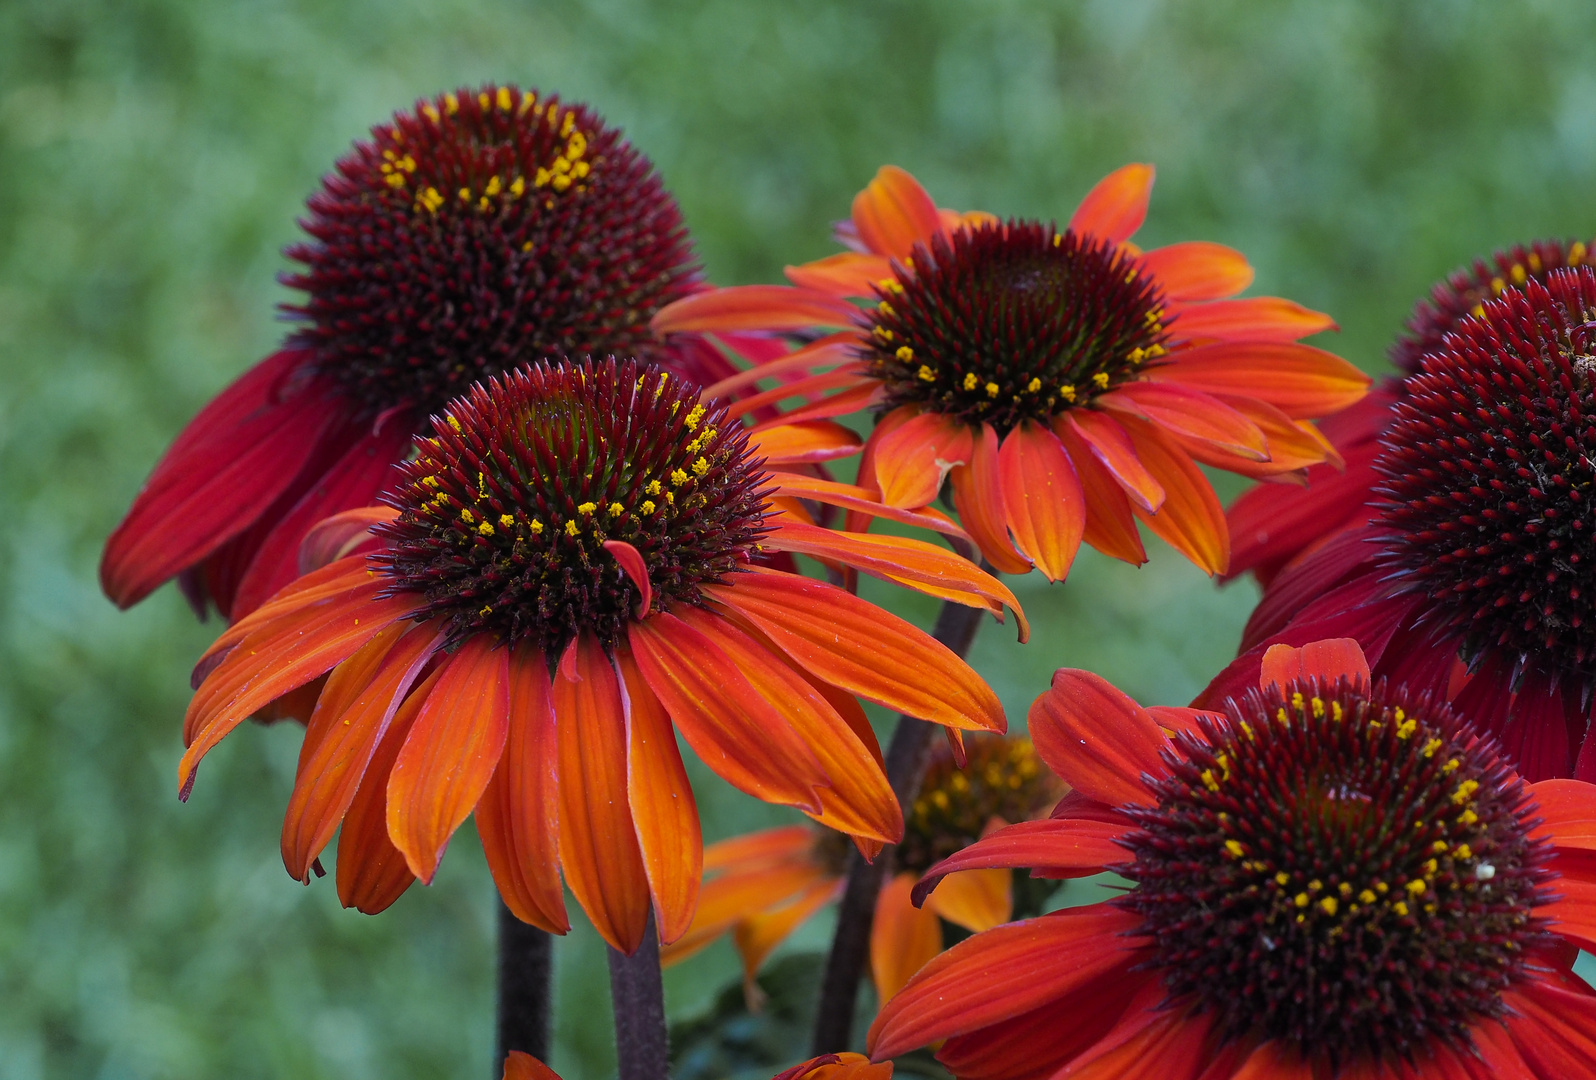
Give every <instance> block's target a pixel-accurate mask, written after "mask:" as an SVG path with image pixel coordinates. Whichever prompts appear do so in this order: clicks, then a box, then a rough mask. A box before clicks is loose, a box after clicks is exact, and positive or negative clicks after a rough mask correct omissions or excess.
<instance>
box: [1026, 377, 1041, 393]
mask: <svg viewBox="0 0 1596 1080" xmlns="http://www.w3.org/2000/svg"><path fill="white" fill-rule="evenodd" d="M1025 389H1026V392H1027V393H1031V394H1034V393H1036V392H1037V391H1038V390H1040V389H1042V380H1041V379H1034V378H1033V379H1032V380H1031V381H1030V382H1028V383H1026V384H1025Z"/></svg>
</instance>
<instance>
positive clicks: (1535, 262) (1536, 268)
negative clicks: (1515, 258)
mask: <svg viewBox="0 0 1596 1080" xmlns="http://www.w3.org/2000/svg"><path fill="white" fill-rule="evenodd" d="M1524 261H1525V262H1527V263H1529V268H1530V270H1531V271H1533V272H1534V273H1537V274H1538V273H1540V272H1541V257H1540V256H1539V255H1537V254H1535V253H1534V252H1533V251H1532V252H1530V253H1529V258H1527V259H1525V260H1524Z"/></svg>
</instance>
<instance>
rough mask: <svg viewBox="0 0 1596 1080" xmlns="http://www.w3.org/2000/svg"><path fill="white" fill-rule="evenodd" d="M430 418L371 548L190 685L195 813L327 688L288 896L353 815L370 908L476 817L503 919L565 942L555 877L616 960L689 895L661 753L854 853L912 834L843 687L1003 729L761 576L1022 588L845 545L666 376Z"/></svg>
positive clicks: (741, 437) (562, 373) (226, 647)
mask: <svg viewBox="0 0 1596 1080" xmlns="http://www.w3.org/2000/svg"><path fill="white" fill-rule="evenodd" d="M433 428H434V432H435V433H434V435H433V436H431V437H430V438H426V439H422V440H420V441H419V442H418V452H417V456H416V457H415V458H414V459H412V460H411V461H408V462H406V463H404V464H403V465H402V466H400V467H399V477H398V479H397V482H396V483H395V484H394V485H393V487H392V489H391V494H390V495H389V496H388V501H389V504H390V506H391V508H392V512H391V513H389V514H388V515H387V517H388V518H389V519H390V520H387V521H386V522H383V523H380V524H378V525H377V527H376V528H375V529H374V530H373V531H374V532H375V533H376V534H377V535H378V541H377V543H378V547H377V550H376V551H374V552H372V553H370V554H369V557H368V556H367V555H362V554H354V555H347V556H345V557H344V558H342V559H339V560H338V561H336V562H333V563H331V564H330V565H328V566H326V567H324V568H322V569H321V570H318V571H316V572H314V573H312V574H309V575H308V576H306V577H304V578H302V579H301V580H300V581H298V582H296V583H295V584H294V585H293V586H291V587H290V588H288V589H285V590H283V591H282V592H281V593H279V594H277V595H276V596H275V597H273V598H272V599H271V600H269V601H268V602H267V603H266V604H264V605H263V606H262V607H260V608H259V609H258V610H256V611H255V612H254V613H252V614H251V615H249V616H247V617H245V618H244V619H242V620H240V621H239V622H238V623H236V624H234V626H233V627H231V628H230V629H229V630H228V631H227V632H226V633H224V634H223V635H222V636H221V638H220V639H218V641H217V642H216V644H215V645H213V646H212V647H211V649H210V651H209V652H208V653H207V654H206V656H205V657H204V658H203V659H202V660H201V664H200V667H199V669H198V670H197V672H196V674H197V675H198V676H200V677H201V678H202V679H203V681H202V682H200V683H199V686H198V692H197V693H196V694H195V696H194V700H193V702H192V703H191V705H190V707H189V710H188V715H187V717H186V719H185V729H184V731H185V741H186V743H187V744H188V752H187V753H186V754H185V755H184V757H183V761H182V765H181V767H180V776H181V783H182V785H183V791H184V792H185V793H186V792H187V791H188V790H189V788H190V786H191V785H192V784H193V782H194V771H195V769H196V768H197V766H198V764H199V761H200V759H201V758H202V757H204V755H205V754H206V753H207V752H208V751H209V750H210V749H211V747H213V746H215V745H216V743H217V742H218V741H219V740H221V739H222V738H223V737H224V736H225V735H226V734H227V733H228V732H229V731H231V730H232V729H233V728H234V727H236V726H237V725H238V724H239V722H241V721H242V720H243V719H244V718H245V717H247V716H249V715H250V714H252V713H254V712H255V711H256V710H258V709H260V708H261V707H262V706H264V705H266V704H267V703H269V702H271V701H272V700H273V699H275V698H277V697H279V696H280V695H282V694H285V693H288V692H290V691H293V690H295V689H296V688H298V687H301V686H304V685H306V684H308V683H310V682H311V681H312V680H315V679H317V678H318V677H320V676H321V675H323V674H324V673H327V672H329V671H330V672H331V674H330V675H329V676H328V678H327V681H326V684H325V687H324V688H323V689H321V691H320V693H319V697H318V700H317V701H316V704H315V711H314V713H313V715H312V716H311V718H310V722H309V727H308V730H307V731H306V733H305V743H304V748H303V750H302V751H301V753H300V761H299V771H298V776H297V778H296V780H295V786H294V792H293V795H292V796H291V798H290V800H289V806H288V813H287V818H286V820H285V821H284V825H283V858H284V862H285V864H286V865H287V867H288V869H289V872H290V873H291V874H293V875H294V876H295V877H296V878H299V879H301V880H306V879H308V876H309V874H310V873H311V871H312V869H313V867H314V862H315V860H316V857H317V855H318V854H319V853H320V851H321V850H322V848H323V847H325V846H326V844H327V843H328V841H329V840H330V839H331V837H332V834H333V832H334V831H335V830H336V829H337V828H338V826H339V823H340V822H342V823H343V834H342V839H341V840H340V843H339V851H338V886H339V894H340V896H341V897H342V898H343V900H344V902H345V903H346V904H347V905H350V906H354V907H358V908H360V909H362V910H366V911H373V910H381V909H382V908H383V907H386V906H387V905H388V904H390V903H392V902H393V900H394V899H395V898H396V897H397V896H398V895H399V893H401V892H403V890H404V889H405V888H407V887H408V886H409V884H410V882H411V881H412V880H413V879H414V878H420V879H421V880H422V881H429V880H431V878H432V875H433V873H434V871H435V870H436V869H437V866H438V861H439V859H440V858H441V857H442V855H443V850H444V847H445V846H446V845H447V843H448V840H449V837H450V835H451V834H452V833H453V832H454V830H455V829H456V828H458V827H459V825H460V824H461V822H462V821H464V819H465V818H466V817H467V816H468V815H469V814H471V813H472V811H473V810H475V811H476V814H477V828H478V832H479V833H480V834H481V836H482V840H483V844H484V846H485V848H486V850H487V855H488V863H489V866H490V868H491V869H492V871H493V875H494V878H495V880H496V881H497V883H498V886H499V890H500V892H501V894H502V895H503V897H504V899H505V902H506V904H508V905H509V907H510V909H511V910H512V911H514V912H515V913H516V914H517V915H518V916H520V917H521V918H522V919H523V920H525V921H527V922H529V923H532V924H533V925H536V926H540V927H543V928H544V929H548V930H551V931H554V932H563V931H564V930H565V929H566V925H567V924H566V917H565V908H564V902H563V900H562V898H561V891H560V877H559V870H560V869H562V868H563V870H564V874H565V880H566V883H567V884H568V885H570V887H571V890H572V892H573V893H574V894H575V895H576V898H577V900H578V902H580V903H581V904H582V906H583V908H584V909H585V910H586V911H587V913H588V915H589V916H590V917H591V918H592V920H593V922H594V924H595V925H596V926H597V927H598V929H599V932H600V933H601V934H602V935H603V936H604V937H605V939H606V940H607V941H609V942H610V943H611V944H612V945H614V946H615V947H616V948H618V949H621V950H623V951H626V952H631V951H633V950H634V949H635V948H636V947H637V945H638V943H639V941H640V939H641V937H642V935H643V933H644V928H645V925H646V919H647V915H648V911H649V904H650V899H651V898H652V902H653V905H654V908H655V911H656V912H657V914H658V919H659V929H660V937H661V939H662V940H665V941H671V940H674V939H675V938H676V937H679V936H680V935H681V934H682V933H683V932H684V931H685V930H686V928H687V925H688V922H689V921H690V920H691V918H692V914H693V908H694V904H695V901H696V897H697V893H698V885H699V876H700V861H701V856H702V849H701V845H700V840H699V831H698V819H697V811H696V810H695V809H694V804H693V799H692V792H691V790H690V789H689V787H688V784H687V777H686V774H685V773H684V772H683V771H682V762H681V759H680V757H679V756H678V754H677V750H676V741H675V732H676V731H679V732H680V733H681V735H682V737H683V738H684V739H686V740H687V743H688V744H689V745H690V746H691V747H692V748H693V749H694V750H695V751H696V752H697V753H698V755H699V756H700V757H701V758H702V759H703V760H704V762H705V763H706V764H707V765H708V766H709V767H710V768H711V769H713V770H714V771H716V772H717V773H719V774H720V775H721V776H722V777H724V778H725V779H726V780H727V781H729V782H730V783H732V784H734V785H735V786H737V787H739V788H740V789H742V790H744V791H747V792H749V793H751V794H754V795H756V796H758V797H759V798H762V799H767V800H770V801H772V802H777V803H783V804H786V805H791V806H796V807H799V808H800V809H802V810H803V811H804V812H805V813H808V814H809V815H810V816H811V817H813V818H814V819H815V820H816V821H818V822H821V823H822V824H825V825H827V826H828V827H831V828H835V829H838V830H839V831H842V832H845V833H847V834H849V835H851V836H854V837H857V838H858V839H859V842H860V843H861V844H864V845H870V844H880V843H883V842H890V841H893V840H896V839H897V837H898V835H899V834H900V833H901V831H902V827H903V826H902V816H901V813H900V812H899V809H898V806H897V802H896V800H895V799H894V797H893V794H892V791H891V789H890V787H889V786H888V784H887V781H886V778H885V776H884V775H883V774H882V771H881V765H880V759H879V751H878V749H877V748H876V745H875V740H874V737H873V736H872V735H871V734H870V728H869V724H868V723H867V722H866V720H865V717H864V712H863V709H862V708H861V707H860V705H859V703H858V702H857V701H856V700H855V699H854V697H853V695H855V694H857V695H859V696H861V697H865V698H868V699H870V700H873V701H877V702H880V703H882V704H884V705H886V706H888V707H890V708H893V709H897V710H901V711H904V712H907V713H910V714H911V715H915V716H921V717H924V718H926V719H928V720H932V721H935V722H937V723H940V724H944V725H948V726H951V727H954V728H967V729H978V730H993V729H996V730H1002V728H1003V726H1004V720H1003V714H1002V709H1001V707H1000V705H999V704H998V701H997V698H996V696H995V695H994V694H993V693H992V691H991V690H990V689H989V688H988V687H987V686H986V684H985V683H983V682H982V681H981V679H980V678H979V677H978V676H977V675H976V674H975V672H973V671H972V670H971V669H970V668H969V667H968V666H967V665H966V664H965V663H964V662H963V661H962V660H960V659H959V658H958V657H956V656H955V655H954V654H953V653H952V652H951V651H949V650H948V649H947V648H945V647H944V646H942V645H940V644H939V643H937V642H936V641H935V640H934V639H932V638H931V637H929V636H928V635H926V634H925V633H923V632H921V631H919V630H917V629H915V628H914V627H912V626H910V625H909V624H908V623H906V622H904V621H903V620H901V619H898V618H896V617H894V616H892V615H890V614H888V613H887V612H885V611H882V610H880V609H878V608H876V607H874V606H873V605H871V604H869V603H866V602H865V601H863V600H860V599H858V598H857V597H856V596H854V595H852V594H850V593H848V592H846V591H844V590H843V589H840V588H837V587H835V586H832V585H828V584H825V583H823V582H819V581H815V580H811V579H809V578H805V577H800V576H798V575H796V574H791V573H785V572H781V571H778V570H775V569H772V568H770V567H768V566H763V565H761V563H760V559H761V557H762V553H763V552H781V551H784V550H789V549H794V550H802V551H805V552H807V553H811V554H816V555H819V556H822V557H825V558H829V559H832V560H835V561H837V562H840V563H842V564H845V565H850V566H856V567H859V568H861V569H864V570H865V571H867V572H870V573H876V574H880V575H882V576H884V577H887V578H889V579H890V580H899V581H903V582H905V583H908V584H911V585H915V586H916V587H922V588H924V589H926V590H928V591H931V592H933V593H935V594H936V595H938V596H943V597H954V598H960V599H962V600H963V601H964V602H966V603H970V604H972V605H975V606H983V607H996V606H997V605H998V604H999V603H1000V602H1012V594H1010V593H1009V592H1008V590H1006V589H1004V588H1003V586H1002V585H1001V584H999V583H998V582H997V581H995V580H993V579H992V578H990V577H989V576H987V575H986V574H983V573H982V572H981V571H979V570H978V569H977V568H975V567H974V566H973V565H972V564H970V563H969V562H967V561H966V560H964V559H961V558H959V557H958V556H956V555H954V554H952V553H951V552H947V551H945V550H943V549H940V548H936V547H933V546H931V545H929V544H926V543H923V542H920V541H914V540H898V539H892V538H887V537H870V538H868V539H869V540H870V541H871V543H870V544H869V545H865V544H862V543H861V538H852V539H850V538H847V537H840V536H839V537H836V542H835V543H833V542H832V540H831V538H832V537H833V536H834V534H832V533H831V532H829V531H828V530H824V529H818V528H815V527H813V526H810V525H806V524H804V523H802V522H800V521H797V520H794V519H793V518H791V517H790V516H789V515H787V514H785V513H782V512H780V511H779V510H777V509H776V508H775V507H774V506H773V505H772V504H771V502H770V501H769V499H770V495H769V492H770V486H769V474H768V473H766V472H765V471H764V469H763V468H762V467H761V465H760V462H759V460H758V459H757V458H755V457H753V456H752V455H751V454H750V451H749V446H748V441H747V435H746V433H745V432H744V431H743V429H742V428H741V427H740V426H739V425H736V424H733V423H728V422H727V421H726V418H725V411H724V409H723V408H720V407H715V408H706V407H705V406H704V405H702V404H700V403H699V400H698V395H697V391H696V388H694V387H691V386H688V385H685V384H684V383H683V382H682V381H681V380H679V379H672V378H670V377H669V376H667V375H665V374H663V373H661V372H659V371H658V370H657V369H654V368H641V367H639V366H638V365H636V364H635V363H634V362H632V361H626V362H617V361H614V360H610V361H608V362H604V363H594V362H591V361H584V362H583V363H580V364H572V363H567V364H561V365H558V366H549V365H544V364H539V365H535V366H534V367H532V368H530V369H523V370H521V371H518V372H515V373H513V374H509V375H505V376H503V377H500V378H497V379H491V380H489V381H488V382H487V383H485V384H479V385H477V386H476V387H474V388H472V390H471V392H470V394H469V395H467V397H465V398H463V399H458V400H456V401H454V402H452V403H451V404H450V405H449V406H448V407H447V409H446V410H445V413H444V415H443V416H442V417H438V418H435V419H434V422H433ZM372 516H373V515H372V514H370V513H369V512H363V513H360V514H357V515H355V519H356V521H357V523H359V524H365V523H369V521H370V520H371V518H372ZM364 535H365V534H364V533H363V532H359V531H354V538H355V540H356V541H358V540H359V539H360V538H361V537H362V536H364ZM321 538H322V537H321V534H318V536H317V539H318V540H319V539H321ZM673 725H674V730H673Z"/></svg>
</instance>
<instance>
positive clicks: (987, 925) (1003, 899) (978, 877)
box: [925, 869, 1014, 933]
mask: <svg viewBox="0 0 1596 1080" xmlns="http://www.w3.org/2000/svg"><path fill="white" fill-rule="evenodd" d="M925 906H926V909H927V910H928V911H933V912H935V913H936V914H937V916H938V917H940V918H943V919H946V920H948V922H950V923H953V924H954V925H956V926H962V927H964V928H965V929H966V930H970V931H973V932H974V933H980V932H981V931H982V930H990V929H992V928H993V927H994V926H996V925H998V924H999V923H1005V922H1008V921H1009V916H1010V915H1012V914H1014V874H1013V873H1012V872H1011V871H1009V870H1007V869H1001V870H969V871H966V872H965V873H962V874H950V875H949V876H948V877H946V878H944V879H943V880H942V887H941V888H940V889H938V890H937V891H936V892H935V893H933V894H932V895H931V896H930V897H929V898H928V899H927V900H926V901H925Z"/></svg>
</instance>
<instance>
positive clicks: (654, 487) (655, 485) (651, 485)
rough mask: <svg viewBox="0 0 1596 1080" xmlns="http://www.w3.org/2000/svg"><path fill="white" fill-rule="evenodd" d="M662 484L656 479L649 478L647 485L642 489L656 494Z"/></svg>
mask: <svg viewBox="0 0 1596 1080" xmlns="http://www.w3.org/2000/svg"><path fill="white" fill-rule="evenodd" d="M663 486H664V485H662V484H661V483H660V482H659V481H658V480H650V481H649V482H648V486H647V487H645V488H644V489H643V490H644V491H646V492H648V493H649V494H650V495H658V494H659V493H660V490H661V488H662V487H663Z"/></svg>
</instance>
